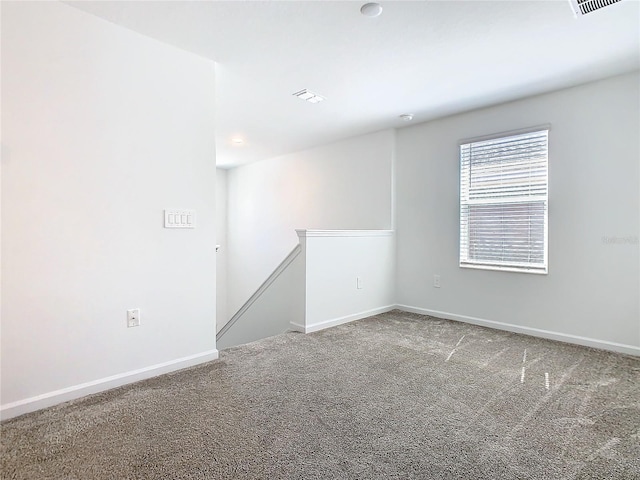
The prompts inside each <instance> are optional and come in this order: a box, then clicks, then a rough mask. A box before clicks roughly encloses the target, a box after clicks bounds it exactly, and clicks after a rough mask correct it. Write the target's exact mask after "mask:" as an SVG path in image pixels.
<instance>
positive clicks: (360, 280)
mask: <svg viewBox="0 0 640 480" xmlns="http://www.w3.org/2000/svg"><path fill="white" fill-rule="evenodd" d="M356 288H357V289H358V290H362V277H356Z"/></svg>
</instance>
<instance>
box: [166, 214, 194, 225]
mask: <svg viewBox="0 0 640 480" xmlns="http://www.w3.org/2000/svg"><path fill="white" fill-rule="evenodd" d="M164 228H196V211H195V210H184V209H167V210H165V211H164Z"/></svg>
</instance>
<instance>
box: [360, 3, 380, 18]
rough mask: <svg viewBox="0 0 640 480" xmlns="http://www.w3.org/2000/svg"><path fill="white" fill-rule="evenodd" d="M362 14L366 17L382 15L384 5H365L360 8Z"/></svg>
mask: <svg viewBox="0 0 640 480" xmlns="http://www.w3.org/2000/svg"><path fill="white" fill-rule="evenodd" d="M360 13H362V15H364V16H365V17H377V16H378V15H380V14H381V13H382V5H380V4H379V3H373V2H372V3H365V4H364V5H362V7H361V8H360Z"/></svg>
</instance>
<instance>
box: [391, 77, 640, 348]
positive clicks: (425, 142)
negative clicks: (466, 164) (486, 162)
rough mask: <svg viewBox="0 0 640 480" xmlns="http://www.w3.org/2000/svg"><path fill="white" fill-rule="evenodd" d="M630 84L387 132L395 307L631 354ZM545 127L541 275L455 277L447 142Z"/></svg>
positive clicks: (636, 136)
mask: <svg viewBox="0 0 640 480" xmlns="http://www.w3.org/2000/svg"><path fill="white" fill-rule="evenodd" d="M639 85H640V79H639V76H638V74H637V73H634V74H629V75H624V76H619V77H614V78H610V79H607V80H603V81H600V82H596V83H591V84H586V85H583V86H579V87H575V88H571V89H567V90H561V91H557V92H554V93H550V94H547V95H541V96H537V97H533V98H529V99H524V100H521V101H517V102H512V103H508V104H504V105H499V106H495V107H492V108H486V109H482V110H478V111H473V112H469V113H465V114H461V115H456V116H452V117H448V118H443V119H440V120H436V121H432V122H429V123H425V124H420V125H415V126H412V127H409V128H404V129H402V130H399V131H398V132H397V152H396V153H397V158H396V165H397V170H396V175H397V204H396V207H397V217H396V222H397V224H396V225H397V253H398V256H397V262H398V263H397V295H398V297H397V301H398V303H399V304H400V305H406V306H411V307H419V308H421V309H424V310H429V311H435V312H444V313H446V314H450V315H454V316H468V317H474V318H477V319H485V320H490V321H495V322H503V323H507V324H512V325H519V326H526V327H531V328H536V329H542V330H546V331H551V332H558V333H562V334H566V335H572V336H580V337H586V338H591V339H597V340H600V341H603V342H612V343H619V344H623V345H631V346H640V311H639V302H640V300H639V296H640V284H639V269H638V265H639V258H638V257H639V252H638V251H639V245H638V236H639V235H640V233H639V220H640V208H639V207H640V201H639V200H640V199H639V190H640V188H639V183H638V179H639V173H640V172H639V167H640V122H639V116H640V112H639V106H640V95H639ZM545 123H550V124H551V131H550V133H549V274H548V275H532V274H523V273H507V272H496V271H483V270H471V269H462V268H459V266H458V245H459V239H458V236H459V223H458V222H459V178H458V176H459V159H458V142H459V141H460V140H462V139H465V138H471V137H476V136H481V135H486V134H493V133H498V132H504V131H509V130H514V129H518V128H524V127H530V126H536V125H540V124H545ZM434 274H438V275H440V277H441V285H442V286H441V288H434V287H433V276H434Z"/></svg>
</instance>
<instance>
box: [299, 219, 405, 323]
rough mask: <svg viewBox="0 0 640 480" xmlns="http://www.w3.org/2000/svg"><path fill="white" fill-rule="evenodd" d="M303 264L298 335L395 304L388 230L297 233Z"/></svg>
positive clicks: (385, 308) (379, 310)
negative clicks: (302, 309) (302, 312)
mask: <svg viewBox="0 0 640 480" xmlns="http://www.w3.org/2000/svg"><path fill="white" fill-rule="evenodd" d="M298 233H299V235H300V239H301V244H302V245H303V254H304V259H305V271H306V277H305V318H304V324H303V325H295V326H294V327H299V326H301V327H304V328H303V329H301V330H302V331H305V332H309V331H314V330H320V329H322V328H327V327H330V326H334V325H339V324H340V323H345V322H348V321H351V320H355V319H357V318H364V317H366V316H369V315H373V314H375V313H380V312H381V311H386V310H390V309H391V307H392V306H393V305H394V303H395V296H394V293H395V292H394V284H393V282H392V281H391V279H393V278H394V265H395V245H394V237H393V232H392V231H391V230H364V231H358V230H351V231H349V230H346V231H344V230H343V231H340V230H332V231H323V230H305V231H299V232H298Z"/></svg>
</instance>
